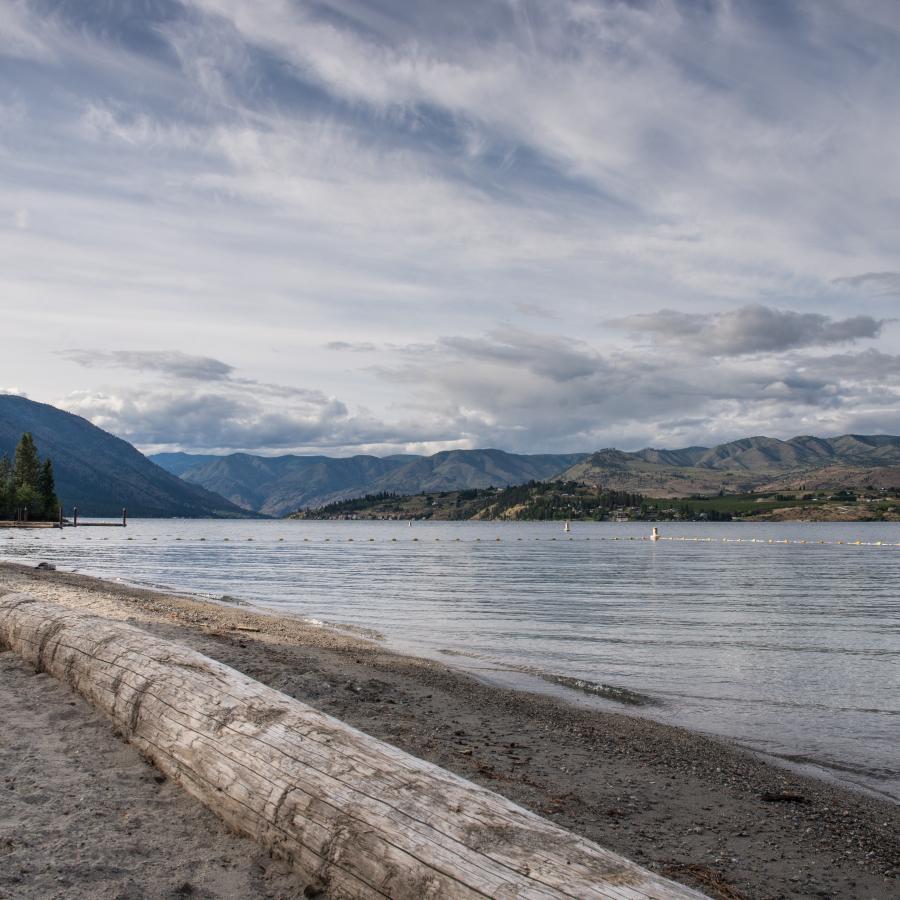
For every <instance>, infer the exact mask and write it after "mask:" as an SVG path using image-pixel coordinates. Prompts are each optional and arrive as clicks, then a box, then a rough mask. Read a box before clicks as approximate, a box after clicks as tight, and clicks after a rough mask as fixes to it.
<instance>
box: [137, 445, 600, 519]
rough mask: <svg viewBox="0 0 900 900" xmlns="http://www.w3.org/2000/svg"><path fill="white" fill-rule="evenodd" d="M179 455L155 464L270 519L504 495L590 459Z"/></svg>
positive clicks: (479, 453)
mask: <svg viewBox="0 0 900 900" xmlns="http://www.w3.org/2000/svg"><path fill="white" fill-rule="evenodd" d="M172 456H173V454H160V455H157V456H153V457H151V459H153V460H154V461H158V462H159V463H160V465H162V466H164V467H165V466H172V467H173V468H172V469H171V471H175V470H176V468H177V469H178V470H179V474H180V476H181V478H183V479H184V480H185V481H188V482H190V483H192V484H197V485H201V486H203V487H205V488H207V489H208V490H212V491H215V492H216V493H219V494H222V495H223V496H224V497H227V498H228V499H229V500H231V501H232V502H233V503H235V504H237V505H238V506H242V507H243V508H244V509H247V510H256V511H259V512H262V513H265V514H266V515H272V516H278V515H287V514H288V513H292V512H295V511H297V510H299V509H304V508H308V507H316V506H323V505H324V504H326V503H331V502H333V501H335V500H343V499H346V498H349V497H358V496H361V495H363V494H366V493H377V492H379V491H389V492H393V493H398V494H417V493H419V492H420V491H445V490H458V489H461V488H476V487H478V488H484V487H490V486H494V487H506V486H507V485H511V484H522V483H524V482H526V481H531V480H537V481H541V480H544V479H547V478H552V477H553V476H554V475H556V474H557V473H558V472H559V471H561V470H562V469H564V468H568V467H569V466H571V465H572V464H573V463H575V462H577V461H578V460H580V459H582V458H583V457H584V456H585V454H581V453H569V454H547V455H539V456H526V455H521V454H515V453H506V452H504V451H502V450H449V451H446V452H443V453H436V454H435V455H434V456H425V457H423V456H403V455H400V456H389V457H377V456H352V457H349V458H346V459H334V458H332V457H328V456H276V457H263V456H254V455H251V454H247V453H234V454H231V455H230V456H220V457H216V458H214V459H212V460H210V459H209V458H208V457H195V459H197V464H196V465H193V466H188V467H185V460H184V459H182V458H181V456H182V455H180V454H179V455H178V457H179V458H177V459H174V460H173V459H171V457H172Z"/></svg>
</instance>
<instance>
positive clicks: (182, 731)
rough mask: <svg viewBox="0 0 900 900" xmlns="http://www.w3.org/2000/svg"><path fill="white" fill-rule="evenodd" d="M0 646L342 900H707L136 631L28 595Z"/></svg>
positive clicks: (0, 636) (5, 601) (0, 619)
mask: <svg viewBox="0 0 900 900" xmlns="http://www.w3.org/2000/svg"><path fill="white" fill-rule="evenodd" d="M0 644H3V645H5V646H8V647H10V648H11V649H12V650H14V651H16V652H17V653H18V654H20V655H21V656H22V657H24V658H25V659H26V660H27V661H28V662H30V663H31V664H32V665H33V666H34V667H35V668H36V669H38V670H40V671H46V672H48V673H50V674H52V675H54V676H56V677H57V678H60V679H62V680H64V681H66V682H67V683H69V684H70V685H71V686H72V687H73V688H75V689H76V690H77V691H78V692H79V693H80V694H82V695H83V696H84V697H86V698H87V699H88V700H89V701H90V702H91V703H93V704H95V705H96V706H98V707H99V708H101V709H102V710H103V711H104V712H106V713H107V714H108V715H109V716H110V717H111V718H112V719H113V720H114V721H115V722H116V723H117V725H118V726H119V728H120V729H121V730H122V732H123V733H124V735H125V736H126V737H127V739H128V740H129V741H131V743H133V744H134V745H135V746H136V747H137V748H138V749H140V750H141V751H142V752H143V753H144V754H145V755H146V756H147V757H148V758H150V759H151V760H152V761H153V762H154V764H155V765H157V766H158V767H159V769H161V770H162V771H163V772H165V773H166V775H168V776H169V777H170V778H172V779H173V780H175V781H177V782H178V783H180V784H181V785H183V786H184V787H185V788H186V789H187V790H188V791H189V792H190V793H191V794H193V795H194V796H195V797H197V798H199V799H200V800H201V801H202V802H203V803H205V804H206V805H207V806H209V807H210V808H211V809H212V810H214V811H215V812H216V813H217V814H218V815H220V816H221V817H222V818H223V819H225V821H227V822H228V824H229V825H230V826H231V827H233V828H234V829H235V830H237V831H240V832H242V833H244V834H247V835H250V836H251V837H253V838H255V839H257V840H258V841H260V842H261V843H262V844H264V845H265V846H267V847H269V848H270V849H271V850H272V851H273V852H274V853H276V854H278V855H279V856H282V857H284V858H286V859H288V860H290V861H291V863H292V864H293V865H294V866H296V868H297V869H298V871H300V872H301V873H302V874H303V875H304V876H305V877H307V878H308V879H310V880H312V881H313V882H315V883H318V884H321V886H322V888H323V889H324V890H326V891H327V893H328V894H329V896H331V897H336V898H343V897H346V898H369V897H392V898H399V900H405V898H409V900H421V898H432V897H433V898H438V897H440V898H444V897H446V898H454V900H455V898H470V897H496V898H514V897H515V898H556V897H577V898H609V900H637V898H658V900H663V898H689V897H693V898H697V897H700V896H701V895H700V894H697V893H695V892H693V891H691V890H689V889H687V888H685V887H682V886H681V885H677V884H675V883H674V882H670V881H667V880H666V879H664V878H661V877H660V876H657V875H655V874H654V873H652V872H649V871H647V870H645V869H642V868H640V867H639V866H637V865H635V864H634V863H632V862H630V861H629V860H627V859H625V858H624V857H621V856H618V855H617V854H615V853H612V852H610V851H608V850H604V849H603V848H602V847H599V846H598V845H596V844H594V843H592V842H590V841H588V840H585V839H584V838H581V837H578V836H576V835H574V834H571V833H570V832H567V831H564V830H563V829H561V828H558V827H557V826H555V825H553V824H552V823H550V822H547V821H546V820H544V819H541V818H540V817H538V816H536V815H534V814H532V813H530V812H528V811H526V810H524V809H522V808H521V807H519V806H516V805H515V804H514V803H512V802H511V801H509V800H507V799H505V798H504V797H501V796H499V795H498V794H494V793H492V792H491V791H488V790H485V789H484V788H481V787H479V786H477V785H475V784H472V783H471V782H468V781H465V780H464V779H462V778H459V777H458V776H456V775H453V774H451V773H449V772H447V771H445V770H443V769H440V768H438V767H437V766H434V765H432V764H430V763H427V762H424V761H422V760H420V759H416V758H415V757H413V756H410V755H409V754H407V753H405V752H403V751H401V750H399V749H397V748H396V747H392V746H390V745H389V744H385V743H383V742H382V741H379V740H376V739H375V738H373V737H370V736H369V735H366V734H363V733H362V732H360V731H357V730H356V729H354V728H351V727H350V726H349V725H346V724H345V723H343V722H340V721H338V720H337V719H334V718H332V717H330V716H327V715H324V714H323V713H321V712H318V711H317V710H315V709H313V708H312V707H309V706H307V705H305V704H303V703H301V702H299V701H297V700H294V699H292V698H290V697H288V696H286V695H284V694H282V693H280V692H278V691H276V690H273V689H271V688H268V687H266V686H265V685H263V684H260V683H259V682H257V681H254V680H253V679H252V678H249V677H247V676H246V675H243V674H241V673H240V672H238V671H236V670H234V669H231V668H229V667H228V666H226V665H223V664H222V663H219V662H216V661H214V660H212V659H209V658H208V657H205V656H203V655H202V654H200V653H196V652H194V651H193V650H189V649H187V648H185V647H182V646H181V645H179V644H176V643H174V642H171V641H165V640H160V639H158V638H155V637H152V636H151V635H149V634H147V633H146V632H144V631H141V630H140V629H138V628H135V627H132V626H130V625H126V624H123V623H121V622H113V621H110V620H106V619H101V618H98V617H96V616H91V615H87V614H84V613H80V612H75V611H73V610H70V609H67V608H65V607H61V606H59V605H56V604H53V603H48V602H44V601H41V600H37V599H35V598H33V597H31V596H27V595H23V594H14V595H8V596H6V597H3V598H0Z"/></svg>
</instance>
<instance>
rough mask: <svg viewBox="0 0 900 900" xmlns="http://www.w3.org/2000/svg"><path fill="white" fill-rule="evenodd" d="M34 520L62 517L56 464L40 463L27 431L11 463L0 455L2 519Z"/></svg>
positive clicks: (0, 509)
mask: <svg viewBox="0 0 900 900" xmlns="http://www.w3.org/2000/svg"><path fill="white" fill-rule="evenodd" d="M26 509H27V511H28V513H27V514H28V518H29V519H31V520H33V521H42V520H43V521H48V520H52V519H55V518H56V517H57V515H58V514H59V500H58V499H57V497H56V485H55V480H54V477H53V463H52V462H51V461H50V458H49V457H48V458H47V459H45V460H44V461H43V462H41V459H40V457H39V456H38V451H37V446H36V445H35V443H34V438H33V437H32V436H31V433H30V432H27V431H26V432H25V434H23V435H22V439H21V440H20V441H19V444H18V446H17V447H16V452H15V456H14V457H13V460H12V461H10V459H9V457H8V456H6V455H5V454H4V455H3V456H0V519H15V518H18V517H20V516H24V514H25V510H26Z"/></svg>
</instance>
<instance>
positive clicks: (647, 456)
mask: <svg viewBox="0 0 900 900" xmlns="http://www.w3.org/2000/svg"><path fill="white" fill-rule="evenodd" d="M25 431H30V432H31V433H32V435H33V436H34V438H35V441H36V443H37V446H38V450H39V452H40V454H41V455H42V456H50V457H51V458H52V459H53V464H54V470H55V474H56V485H57V494H58V495H59V497H60V499H61V501H62V502H63V504H64V507H65V509H66V510H67V511H70V510H71V508H72V507H73V506H76V505H77V506H78V507H79V510H80V512H81V514H82V515H86V516H90V515H95V516H103V515H118V514H119V513H120V512H121V510H122V507H128V509H129V512H130V513H131V514H132V515H134V516H188V517H202V516H213V517H223V516H224V517H232V516H247V515H260V514H262V515H270V516H283V515H287V514H290V513H292V512H295V511H297V510H301V509H305V508H313V507H319V506H323V505H325V504H326V503H331V502H334V501H337V500H344V499H348V498H352V497H359V496H362V495H364V494H376V493H394V494H401V495H402V494H405V495H409V494H418V493H421V492H423V491H427V492H440V491H453V490H464V489H471V488H486V487H492V486H493V487H507V486H510V485H516V484H523V483H525V482H529V481H548V480H571V481H579V482H583V483H585V484H590V485H595V486H599V487H602V488H604V489H607V490H620V491H628V492H631V493H640V494H644V495H645V496H648V497H688V496H691V495H698V494H699V495H713V494H718V493H720V492H723V493H726V494H727V493H746V492H753V491H757V492H761V491H819V490H828V489H845V488H849V489H853V488H863V487H868V486H872V487H875V488H897V487H900V437H894V436H890V435H854V434H846V435H842V436H840V437H835V438H819V437H812V436H808V435H805V436H800V437H795V438H791V439H790V440H787V441H782V440H778V439H776V438H769V437H751V438H744V439H742V440H738V441H731V442H730V443H726V444H719V445H716V446H714V447H699V446H694V447H684V448H681V449H676V450H664V449H654V448H646V449H643V450H637V451H634V452H625V451H622V450H616V449H612V448H610V449H605V450H600V451H598V452H596V453H569V454H540V455H528V454H517V453H507V452H505V451H503V450H449V451H444V452H441V453H436V454H434V455H433V456H414V455H404V454H400V455H395V456H386V457H377V456H352V457H347V458H334V457H328V456H296V455H290V456H275V457H268V456H257V455H254V454H249V453H233V454H230V455H227V456H214V455H210V454H205V455H197V454H190V453H163V454H157V455H155V456H152V457H150V458H149V459H148V458H147V457H145V456H143V455H142V454H141V453H140V452H138V450H137V449H135V448H134V447H133V446H131V444H129V443H127V442H126V441H123V440H121V439H120V438H118V437H115V436H114V435H111V434H109V433H108V432H106V431H103V430H102V429H101V428H98V427H96V426H95V425H92V424H91V423H90V422H88V421H87V420H86V419H83V418H81V417H79V416H76V415H72V414H71V413H67V412H63V411H62V410H59V409H56V408H55V407H53V406H48V405H46V404H43V403H36V402H34V401H32V400H28V399H27V398H25V397H19V396H16V395H12V394H0V453H7V454H9V455H12V454H13V452H14V451H15V446H16V444H17V443H18V441H19V439H20V437H21V436H22V433H23V432H25Z"/></svg>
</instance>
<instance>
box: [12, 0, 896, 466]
mask: <svg viewBox="0 0 900 900" xmlns="http://www.w3.org/2000/svg"><path fill="white" fill-rule="evenodd" d="M898 85H900V4H898V3H897V2H896V0H807V2H795V0H646V2H643V0H635V2H614V0H454V2H452V3H451V2H446V0H433V2H432V0H320V2H302V0H253V2H248V0H94V2H90V3H87V2H83V0H0V307H2V309H0V312H2V315H0V337H2V361H0V390H5V391H15V392H21V393H24V394H26V395H27V396H29V397H30V398H32V399H34V400H40V401H43V402H49V403H53V404H55V405H58V406H61V407H63V408H65V409H68V410H71V411H72V412H76V413H79V414H80V415H83V416H86V417H87V418H89V419H91V420H92V421H94V422H95V423H97V424H98V425H101V426H102V427H104V428H106V429H108V430H110V431H112V432H114V433H116V434H118V435H120V436H122V437H125V438H127V439H128V440H131V441H132V442H134V443H136V444H137V445H138V446H139V447H141V448H142V449H145V450H158V449H180V448H183V449H187V450H197V451H208V450H213V451H224V452H227V451H232V450H238V449H240V450H251V451H259V452H264V453H281V452H288V451H300V452H324V453H332V454H341V455H345V454H350V453H356V452H378V453H386V452H396V451H397V450H400V449H403V450H412V451H417V452H434V451H436V450H439V449H445V448H448V447H483V446H494V447H501V448H504V449H508V450H519V451H532V452H537V451H555V450H592V449H596V448H599V447H605V446H619V447H621V448H623V449H632V448H636V447H639V446H645V445H654V446H669V447H676V446H684V445H689V444H711V443H715V442H719V441H722V440H727V439H731V438H736V437H741V436H746V435H749V434H768V435H773V436H778V437H789V436H792V435H794V434H801V433H815V434H821V435H833V434H840V433H844V432H847V431H857V432H888V433H900V323H898V322H897V321H896V319H897V318H900V162H898V147H900V88H898Z"/></svg>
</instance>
